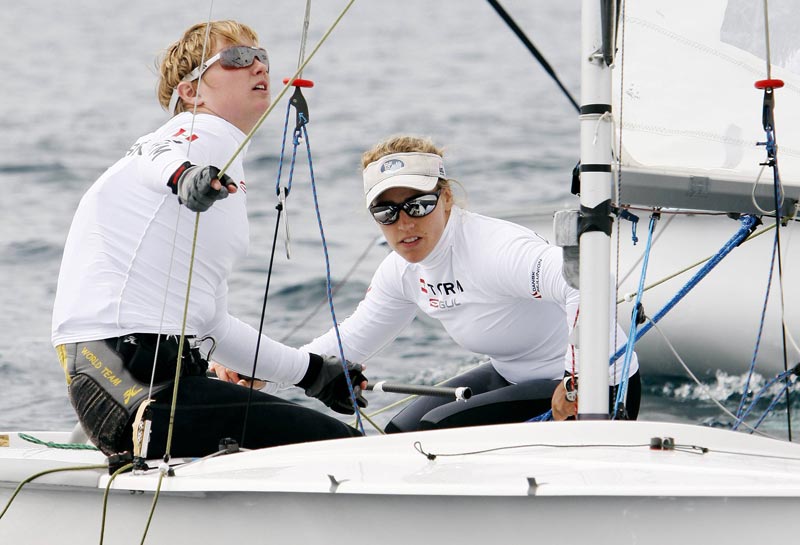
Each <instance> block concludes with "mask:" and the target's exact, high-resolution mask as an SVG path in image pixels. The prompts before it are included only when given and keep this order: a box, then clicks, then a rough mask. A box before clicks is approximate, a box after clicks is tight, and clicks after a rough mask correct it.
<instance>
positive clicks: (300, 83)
mask: <svg viewBox="0 0 800 545" xmlns="http://www.w3.org/2000/svg"><path fill="white" fill-rule="evenodd" d="M770 81H771V80H770ZM287 83H289V78H283V84H284V85H286V84H287ZM292 85H294V86H295V87H314V82H313V81H311V80H310V79H300V78H297V79H295V80H294V81H293V82H292ZM781 85H783V82H781Z"/></svg>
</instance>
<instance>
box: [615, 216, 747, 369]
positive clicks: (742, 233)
mask: <svg viewBox="0 0 800 545" xmlns="http://www.w3.org/2000/svg"><path fill="white" fill-rule="evenodd" d="M757 221H758V220H757V219H756V217H755V216H751V215H749V214H745V215H743V216H741V217H740V218H739V222H740V223H741V226H740V227H739V230H738V231H737V232H736V233H735V234H734V235H733V236H732V237H731V238H730V239H729V240H728V241H727V242H726V243H725V244H724V245H723V246H722V248H720V250H719V251H718V252H717V253H716V254H714V256H713V257H712V258H711V259H710V260H709V261H708V262H707V263H706V264H705V265H704V266H703V267H702V268H701V269H700V270H699V271H697V272H696V273H695V274H694V276H692V278H691V279H689V281H688V282H687V283H686V284H685V285H684V286H683V287H682V288H681V289H680V290H679V291H678V293H676V294H675V296H674V297H673V298H672V299H670V300H669V301H667V303H666V304H665V305H664V307H663V308H662V309H661V310H659V311H658V313H657V314H656V315H655V316H654V317H653V318H652V321H650V322H648V323H646V324H645V325H643V326H642V327H640V328H638V329H637V330H636V338H635V341H634V342H636V341H638V340H639V339H641V338H642V336H643V335H644V334H645V333H647V332H648V331H649V330H650V328H652V327H653V325H652V324H654V323H657V322H658V321H659V320H661V318H663V317H664V316H665V315H666V314H667V313H668V312H669V311H670V310H672V308H673V307H674V306H675V305H676V304H677V303H678V302H679V301H680V300H681V299H683V298H684V297H685V296H686V294H687V293H689V291H691V289H692V288H694V287H695V286H696V285H697V283H698V282H700V280H702V279H703V278H704V277H705V276H706V275H707V274H708V273H709V272H711V270H712V269H713V268H714V267H716V266H717V265H718V264H719V262H720V261H722V259H723V258H725V256H727V255H728V254H729V253H730V252H731V251H733V250H734V249H735V248H736V247H737V246H738V245H739V244H740V243H741V242H742V241H743V240H744V239H745V238H746V237H747V236H748V235H749V234H750V233H751V232H752V230H753V229H754V228H755V225H756V223H757ZM624 352H625V347H623V348H620V349H619V350H617V351H616V352H615V353H614V355H613V356H611V362H610V363H611V364H613V363H614V362H615V361H616V360H617V359H618V358H619V357H620V356H622V354H623V353H624Z"/></svg>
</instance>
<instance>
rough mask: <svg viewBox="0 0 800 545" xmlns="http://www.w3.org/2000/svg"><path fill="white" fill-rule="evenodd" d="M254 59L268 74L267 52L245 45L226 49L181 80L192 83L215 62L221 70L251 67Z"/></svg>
mask: <svg viewBox="0 0 800 545" xmlns="http://www.w3.org/2000/svg"><path fill="white" fill-rule="evenodd" d="M256 59H258V60H259V62H260V63H261V64H263V65H264V66H266V67H267V72H269V57H267V50H266V49H264V48H263V47H250V46H247V45H235V46H233V47H228V48H225V49H223V50H222V51H220V52H219V53H217V54H216V55H214V56H212V57H211V58H210V59H208V60H207V61H206V62H204V63H203V64H201V65H200V66H198V67H197V68H195V69H194V70H192V71H191V72H189V74H187V76H186V77H185V78H183V81H194V80H196V79H198V78H199V77H200V76H202V75H203V73H204V72H205V71H206V70H208V69H209V68H210V67H211V65H212V64H214V63H215V62H217V61H219V64H220V65H221V66H222V67H223V68H247V67H248V66H251V65H252V64H253V62H255V60H256Z"/></svg>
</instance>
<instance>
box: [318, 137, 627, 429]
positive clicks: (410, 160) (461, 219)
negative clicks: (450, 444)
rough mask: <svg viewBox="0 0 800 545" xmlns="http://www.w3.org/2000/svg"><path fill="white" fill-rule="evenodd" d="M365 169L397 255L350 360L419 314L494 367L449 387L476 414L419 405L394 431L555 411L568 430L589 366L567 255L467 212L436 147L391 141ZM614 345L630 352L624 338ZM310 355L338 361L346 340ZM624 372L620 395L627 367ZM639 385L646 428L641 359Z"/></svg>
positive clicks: (382, 271)
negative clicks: (580, 349)
mask: <svg viewBox="0 0 800 545" xmlns="http://www.w3.org/2000/svg"><path fill="white" fill-rule="evenodd" d="M362 167H363V168H364V172H363V175H364V176H363V177H364V192H365V196H366V206H367V208H368V209H369V211H370V213H371V214H372V216H373V218H374V219H375V221H376V222H377V223H378V225H379V227H380V229H381V231H383V234H384V236H385V237H386V240H387V241H388V243H389V246H390V247H391V248H392V250H394V251H393V252H392V253H391V254H389V255H388V256H387V257H386V259H384V261H383V262H382V263H381V265H380V266H379V267H378V270H377V271H376V272H375V275H374V276H373V278H372V282H371V285H370V288H369V289H368V290H367V294H366V296H365V298H364V300H363V301H361V303H360V304H359V306H358V308H357V309H356V310H355V312H354V313H353V314H352V315H351V316H350V317H348V318H347V319H346V320H345V321H344V322H343V323H342V324H341V326H340V327H339V330H340V332H341V338H342V342H343V348H344V354H345V357H346V358H347V359H348V360H349V361H352V362H358V363H361V362H364V361H366V360H367V359H369V358H370V357H371V356H372V355H373V354H375V353H376V352H378V351H379V350H380V349H382V348H383V347H385V346H386V345H387V344H388V343H390V342H391V341H392V340H394V339H395V338H396V337H397V335H398V334H399V333H400V332H401V331H402V330H403V329H404V328H405V327H406V326H407V325H408V324H409V323H411V321H412V320H413V319H414V316H415V315H416V313H417V311H418V310H419V311H422V312H424V313H425V314H427V315H428V316H430V317H431V318H435V319H437V320H439V321H440V322H441V323H442V325H443V326H444V328H445V330H446V331H447V332H448V333H449V334H450V336H451V337H452V338H453V340H454V341H456V342H457V343H458V344H459V345H461V346H462V347H464V348H466V349H468V350H471V351H473V352H476V353H479V354H485V355H487V356H488V357H489V362H488V363H485V364H482V365H480V366H478V367H477V368H475V369H473V370H471V371H469V372H467V373H465V374H462V375H460V376H458V377H456V378H455V379H452V380H451V381H449V382H448V383H446V385H452V386H469V387H470V388H471V389H472V392H473V396H472V398H471V399H470V400H469V401H468V402H467V403H463V402H456V401H449V400H446V399H442V398H431V397H424V398H418V399H417V400H415V401H414V402H413V403H411V404H410V405H409V406H408V407H406V408H405V409H404V410H403V411H401V412H400V413H399V414H398V415H397V416H396V417H395V418H394V419H393V420H392V421H391V422H390V423H389V425H388V426H387V428H386V431H388V432H399V431H414V430H418V429H431V428H444V427H460V426H472V425H482V424H499V423H508V422H519V421H525V420H528V419H530V418H532V417H535V416H537V415H539V414H542V413H544V412H546V411H547V410H548V409H550V408H551V407H552V409H553V416H554V418H555V419H557V420H561V419H565V418H568V417H571V416H574V415H575V414H576V413H577V403H576V402H575V401H574V396H567V388H568V387H569V386H572V384H573V383H572V382H570V380H569V379H571V377H572V376H573V374H574V373H576V372H577V365H578V362H575V361H574V358H573V357H572V354H573V351H572V350H571V349H570V346H569V342H568V337H569V334H570V332H571V331H572V326H573V324H574V323H575V317H576V313H577V311H578V305H579V299H580V297H579V293H578V291H577V290H575V289H573V288H570V287H569V286H568V285H567V284H566V282H565V281H564V278H563V276H562V273H561V270H562V252H561V249H560V248H558V247H555V246H552V245H550V244H549V243H548V242H547V241H546V240H545V239H543V238H542V237H540V236H539V235H537V234H536V233H534V232H533V231H531V230H529V229H526V228H524V227H521V226H519V225H515V224H513V223H509V222H507V221H502V220H499V219H495V218H489V217H486V216H481V215H478V214H474V213H472V212H468V211H466V210H464V209H462V208H460V207H458V206H456V205H455V204H454V202H453V194H452V190H451V182H450V180H448V178H447V176H446V174H445V168H444V162H443V160H442V150H441V149H439V148H437V147H436V146H435V145H434V144H433V143H432V142H431V141H429V140H426V139H422V138H417V137H412V136H399V137H394V138H391V139H389V140H387V141H385V142H382V143H380V144H378V145H377V146H375V147H374V148H373V149H371V150H369V151H367V152H366V153H364V155H363V157H362ZM611 335H612V339H613V338H615V337H616V339H617V342H618V346H624V344H625V342H626V340H627V337H626V335H625V334H624V332H623V331H622V330H621V328H619V326H616V325H615V326H614V327H612V331H611ZM613 344H614V343H613V342H612V346H613ZM303 349H304V350H307V351H309V352H313V353H319V354H338V353H339V351H338V344H337V341H336V336H335V332H334V331H333V330H331V331H329V332H327V333H326V334H325V335H323V336H321V337H319V338H317V339H315V340H314V341H312V342H311V343H309V344H308V345H306V346H304V347H303ZM614 367H615V366H612V367H611V368H610V371H609V372H610V380H611V384H615V385H616V384H618V383H619V382H620V376H619V375H620V374H621V369H619V367H621V365H620V366H616V367H617V369H616V370H615V368H614ZM630 375H631V378H630V382H629V385H628V390H627V391H628V397H627V402H626V408H627V416H628V418H631V419H634V418H636V416H637V414H638V411H639V399H640V395H641V384H640V380H639V374H638V362H637V359H636V356H635V355H634V357H633V361H632V362H631V366H630ZM565 377H568V379H567V380H565ZM565 382H566V383H568V384H566V385H565ZM612 389H613V388H612ZM568 397H569V398H571V399H572V401H571V400H568V399H567V398H568ZM611 399H612V400H613V399H614V396H612V397H611Z"/></svg>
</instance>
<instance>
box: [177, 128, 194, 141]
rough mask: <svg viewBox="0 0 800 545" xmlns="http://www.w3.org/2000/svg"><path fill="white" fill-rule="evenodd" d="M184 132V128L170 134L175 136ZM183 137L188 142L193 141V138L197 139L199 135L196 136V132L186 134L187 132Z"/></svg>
mask: <svg viewBox="0 0 800 545" xmlns="http://www.w3.org/2000/svg"><path fill="white" fill-rule="evenodd" d="M184 133H186V129H181V130H179V131H178V132H176V133H175V134H173V135H172V137H173V138H174V137H176V136H182V135H183V134H184ZM184 138H185V139H186V140H188V141H189V142H194V141H195V140H197V139H198V138H199V137H198V136H197V135H196V134H192V135H188V134H187V135H186V136H184Z"/></svg>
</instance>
